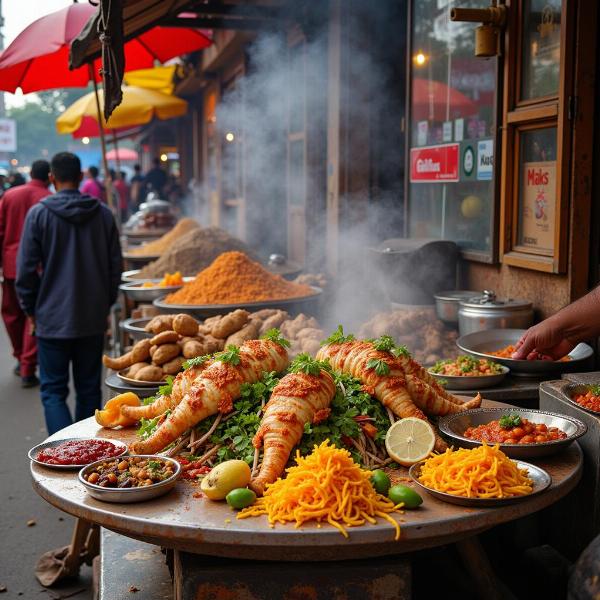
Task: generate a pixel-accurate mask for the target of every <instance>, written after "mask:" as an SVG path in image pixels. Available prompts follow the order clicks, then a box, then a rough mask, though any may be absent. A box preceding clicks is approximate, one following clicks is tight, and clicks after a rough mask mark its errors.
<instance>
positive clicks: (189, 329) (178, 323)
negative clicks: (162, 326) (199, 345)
mask: <svg viewBox="0 0 600 600" xmlns="http://www.w3.org/2000/svg"><path fill="white" fill-rule="evenodd" d="M173 329H174V330H175V331H176V332H177V333H179V334H180V335H191V336H194V335H196V334H197V333H198V321H196V319H194V317H191V316H190V315H186V314H183V313H182V314H179V315H175V317H173Z"/></svg>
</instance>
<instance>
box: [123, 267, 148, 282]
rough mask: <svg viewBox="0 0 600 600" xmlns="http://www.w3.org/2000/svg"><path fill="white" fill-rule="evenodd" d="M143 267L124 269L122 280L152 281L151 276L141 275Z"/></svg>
mask: <svg viewBox="0 0 600 600" xmlns="http://www.w3.org/2000/svg"><path fill="white" fill-rule="evenodd" d="M140 271H141V269H132V270H131V271H123V272H122V273H121V281H124V282H127V281H137V282H138V283H139V282H140V281H152V279H151V278H149V277H140V276H139V274H140Z"/></svg>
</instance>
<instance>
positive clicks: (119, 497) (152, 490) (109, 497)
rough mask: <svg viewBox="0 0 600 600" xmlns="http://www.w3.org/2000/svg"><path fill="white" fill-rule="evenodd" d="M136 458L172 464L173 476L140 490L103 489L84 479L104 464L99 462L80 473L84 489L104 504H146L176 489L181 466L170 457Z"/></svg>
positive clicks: (145, 455) (151, 456) (144, 455)
mask: <svg viewBox="0 0 600 600" xmlns="http://www.w3.org/2000/svg"><path fill="white" fill-rule="evenodd" d="M136 457H139V458H149V459H156V460H159V459H160V460H164V461H167V462H169V463H171V464H172V465H173V467H174V473H173V476H172V477H169V479H165V480H164V481H161V482H159V483H154V484H152V485H149V486H144V487H140V488H108V487H101V486H99V485H95V484H93V483H88V482H87V481H86V480H85V479H84V475H85V474H86V473H88V472H89V471H91V470H93V469H94V467H95V466H96V465H98V464H100V463H102V462H104V461H103V460H98V461H96V462H93V463H91V464H89V465H87V466H85V467H84V468H83V469H81V471H79V475H78V479H79V482H80V483H81V484H82V485H83V487H85V489H86V491H87V493H88V494H89V495H90V496H92V498H96V500H101V501H102V502H122V503H131V502H144V501H145V500H151V499H152V498H158V497H159V496H162V495H163V494H166V493H167V492H169V491H170V490H172V489H173V488H174V487H175V484H176V483H177V480H178V479H179V477H180V475H181V465H180V464H179V463H178V462H177V461H176V460H174V459H172V458H169V457H168V456H158V455H154V454H136Z"/></svg>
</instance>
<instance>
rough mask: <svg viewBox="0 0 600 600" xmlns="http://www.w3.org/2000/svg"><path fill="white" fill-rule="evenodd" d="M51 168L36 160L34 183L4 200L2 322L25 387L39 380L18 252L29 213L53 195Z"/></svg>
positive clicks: (0, 216)
mask: <svg viewBox="0 0 600 600" xmlns="http://www.w3.org/2000/svg"><path fill="white" fill-rule="evenodd" d="M49 172H50V164H49V163H48V161H46V160H36V161H35V162H34V163H33V164H32V165H31V173H30V174H31V181H30V182H29V183H26V184H25V185H20V186H17V187H14V188H10V189H9V190H7V191H6V193H5V194H4V195H3V196H2V200H0V250H1V252H2V270H3V276H4V278H3V281H2V319H3V321H4V326H5V327H6V331H7V332H8V337H9V338H10V343H11V345H12V348H13V355H14V357H15V358H16V359H17V365H16V366H15V369H14V373H15V375H17V376H20V377H21V382H22V385H23V387H34V386H36V385H38V384H39V381H38V378H37V377H36V376H35V368H36V364H37V347H36V343H35V337H33V336H32V335H31V326H30V323H29V322H28V320H27V317H26V315H25V313H24V312H23V311H22V310H21V307H20V305H19V300H18V298H17V292H16V290H15V279H16V277H17V252H18V250H19V242H20V241H21V233H22V231H23V224H24V223H25V216H26V215H27V211H28V210H29V209H30V208H31V207H32V206H34V205H35V204H37V203H38V202H39V201H40V200H41V199H42V198H45V197H46V196H48V195H49V194H50V191H49V190H48V186H49V185H50V181H49V179H48V175H49Z"/></svg>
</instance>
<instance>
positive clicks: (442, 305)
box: [433, 290, 480, 324]
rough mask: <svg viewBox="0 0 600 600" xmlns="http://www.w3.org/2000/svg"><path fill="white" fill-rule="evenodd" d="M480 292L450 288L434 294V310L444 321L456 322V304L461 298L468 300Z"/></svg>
mask: <svg viewBox="0 0 600 600" xmlns="http://www.w3.org/2000/svg"><path fill="white" fill-rule="evenodd" d="M479 294H480V292H472V291H469V290H450V291H446V292H438V293H437V294H434V295H433V297H434V298H435V312H436V314H437V316H438V319H440V320H441V321H444V323H453V324H457V323H458V305H459V302H460V301H461V300H468V299H469V298H474V297H475V296H478V295H479Z"/></svg>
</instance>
